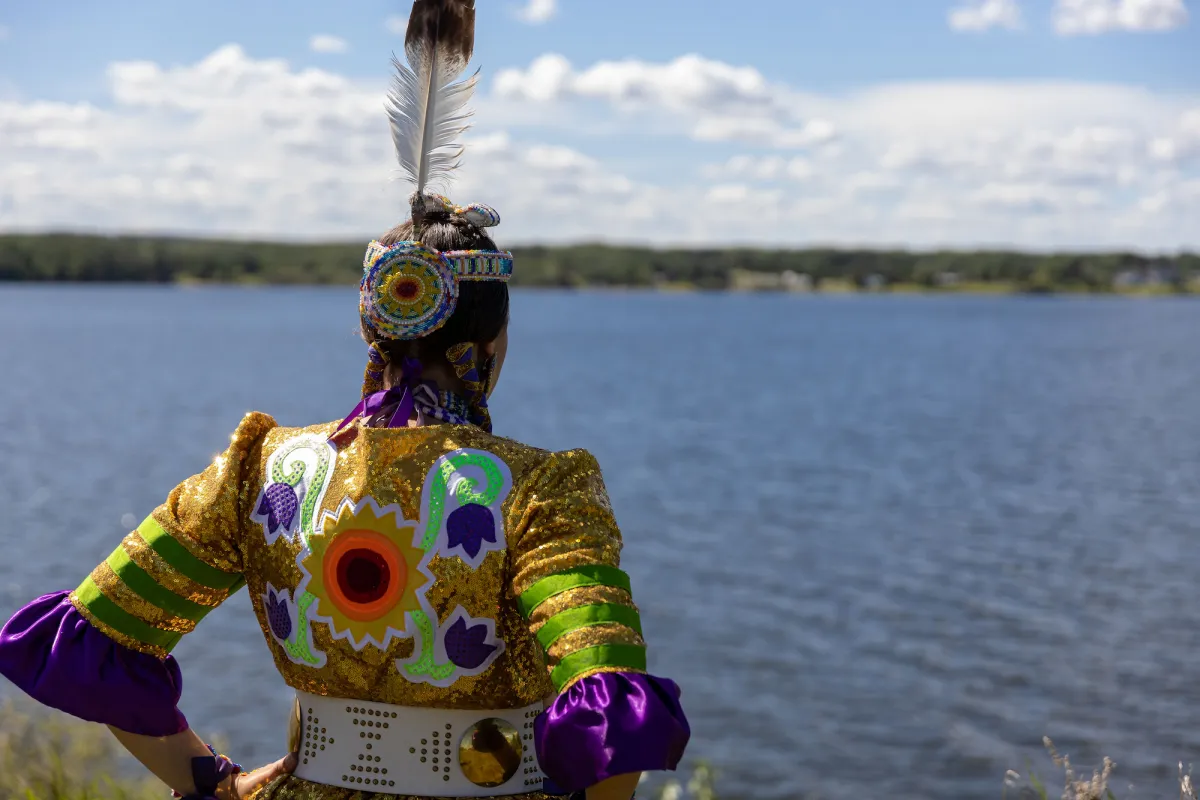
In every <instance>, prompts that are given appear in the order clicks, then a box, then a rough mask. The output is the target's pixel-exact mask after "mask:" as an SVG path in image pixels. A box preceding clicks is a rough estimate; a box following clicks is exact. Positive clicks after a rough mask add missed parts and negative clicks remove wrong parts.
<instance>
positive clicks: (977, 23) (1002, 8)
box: [947, 0, 1022, 31]
mask: <svg viewBox="0 0 1200 800" xmlns="http://www.w3.org/2000/svg"><path fill="white" fill-rule="evenodd" d="M947 21H948V22H949V23H950V27H951V28H953V29H954V30H956V31H986V30H988V29H990V28H1008V29H1010V30H1016V29H1018V28H1020V27H1021V25H1022V20H1021V7H1020V6H1019V5H1017V0H972V2H969V3H967V4H966V5H963V6H959V7H958V8H954V9H952V10H951V11H950V13H949V14H948V15H947Z"/></svg>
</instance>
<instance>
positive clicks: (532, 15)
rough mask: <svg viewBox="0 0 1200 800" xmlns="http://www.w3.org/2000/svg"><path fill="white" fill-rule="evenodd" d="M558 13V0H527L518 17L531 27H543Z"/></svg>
mask: <svg viewBox="0 0 1200 800" xmlns="http://www.w3.org/2000/svg"><path fill="white" fill-rule="evenodd" d="M557 13H558V0H526V3H525V6H524V7H523V8H521V10H520V11H518V12H517V16H519V17H520V18H521V19H522V20H524V21H525V22H527V23H529V24H530V25H541V24H542V23H544V22H549V21H550V20H551V19H553V18H554V16H555V15H556V14H557Z"/></svg>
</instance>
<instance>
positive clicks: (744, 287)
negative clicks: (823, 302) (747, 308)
mask: <svg viewBox="0 0 1200 800" xmlns="http://www.w3.org/2000/svg"><path fill="white" fill-rule="evenodd" d="M729 288H730V289H732V290H733V291H735V292H811V291H812V289H813V280H812V277H811V276H809V275H805V274H802V273H797V272H793V271H792V270H786V271H784V272H753V271H751V270H748V269H735V270H733V271H731V272H730V273H729Z"/></svg>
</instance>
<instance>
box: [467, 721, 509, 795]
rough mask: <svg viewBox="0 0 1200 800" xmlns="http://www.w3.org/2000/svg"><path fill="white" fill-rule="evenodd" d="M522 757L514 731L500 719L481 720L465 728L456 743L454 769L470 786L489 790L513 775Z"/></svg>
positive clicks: (505, 781)
mask: <svg viewBox="0 0 1200 800" xmlns="http://www.w3.org/2000/svg"><path fill="white" fill-rule="evenodd" d="M524 754H525V747H524V745H522V744H521V734H520V733H518V732H517V729H516V728H514V727H513V726H512V725H510V724H509V723H507V722H505V721H504V720H502V719H495V718H493V719H485V720H481V721H480V722H476V723H475V724H474V725H472V726H471V727H470V728H468V729H467V732H466V733H464V734H463V737H462V739H461V740H459V743H458V766H459V767H460V768H461V769H462V771H463V775H465V776H466V778H467V780H469V781H470V782H471V783H473V784H475V785H476V786H482V787H484V788H493V787H496V786H501V785H503V784H505V783H508V780H509V779H510V778H512V776H513V775H516V774H517V770H518V769H520V768H521V757H522V756H523V755H524Z"/></svg>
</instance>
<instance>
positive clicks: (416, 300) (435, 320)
mask: <svg viewBox="0 0 1200 800" xmlns="http://www.w3.org/2000/svg"><path fill="white" fill-rule="evenodd" d="M359 289H360V292H359V296H360V300H359V310H360V312H361V314H362V318H363V322H364V323H365V324H367V325H369V326H370V327H371V329H372V330H373V331H375V333H377V334H378V335H380V336H382V337H384V338H387V339H418V338H420V337H422V336H425V335H426V334H428V333H430V332H432V331H435V330H437V329H438V328H440V327H441V326H442V325H444V324H445V323H446V320H448V319H449V318H450V315H451V314H453V313H454V308H455V306H456V305H457V304H458V279H457V277H456V275H455V272H454V265H453V264H451V263H450V261H449V260H447V259H446V258H445V257H444V256H443V255H442V254H441V253H439V252H438V251H436V250H433V249H431V248H429V247H426V246H425V245H423V244H421V243H419V242H401V243H399V244H396V245H395V246H393V247H387V246H385V245H382V244H379V243H378V242H372V243H371V246H370V247H369V248H368V249H367V257H366V259H365V260H364V263H363V278H362V284H361V286H360V287H359Z"/></svg>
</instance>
